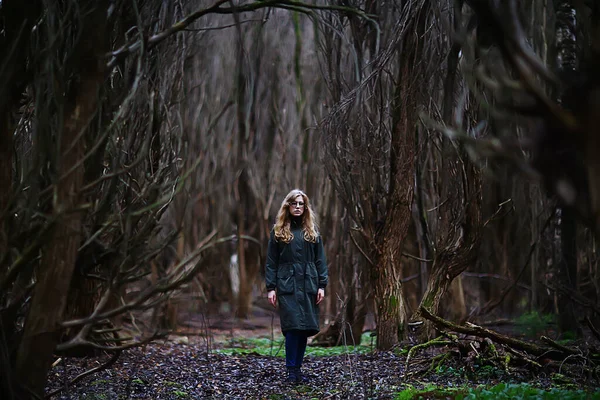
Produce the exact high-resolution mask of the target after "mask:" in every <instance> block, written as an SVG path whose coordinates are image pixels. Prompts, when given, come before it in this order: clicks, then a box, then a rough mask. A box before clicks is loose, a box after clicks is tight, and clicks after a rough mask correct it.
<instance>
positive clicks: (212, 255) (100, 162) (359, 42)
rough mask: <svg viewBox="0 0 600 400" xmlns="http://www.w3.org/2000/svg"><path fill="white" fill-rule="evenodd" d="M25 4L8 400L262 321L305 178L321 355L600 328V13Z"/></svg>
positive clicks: (10, 237) (16, 30) (5, 171)
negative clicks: (445, 321)
mask: <svg viewBox="0 0 600 400" xmlns="http://www.w3.org/2000/svg"><path fill="white" fill-rule="evenodd" d="M24 3H25V2H21V1H19V0H3V1H2V2H1V3H0V24H1V27H0V48H1V49H2V54H3V55H4V56H3V59H2V61H1V62H0V79H1V84H0V91H1V93H0V121H1V125H0V184H1V188H2V190H1V191H0V291H1V292H0V300H1V301H0V334H1V336H0V363H1V364H2V366H1V371H2V376H1V381H0V383H1V390H2V392H1V393H2V398H11V397H10V396H15V397H16V398H26V397H30V398H35V397H36V396H41V395H43V391H44V385H45V377H46V373H47V371H48V369H49V367H50V364H51V363H52V360H53V355H54V354H57V353H65V352H68V353H70V354H88V353H89V352H90V351H111V352H117V353H118V352H119V351H121V350H122V349H125V348H127V347H131V346H135V345H138V344H140V343H143V342H144V341H147V340H151V339H152V338H154V337H156V336H158V335H161V334H164V333H165V332H168V330H169V329H173V328H175V327H176V326H177V324H178V323H179V322H181V319H180V318H181V317H182V316H185V315H186V314H190V313H196V312H202V313H204V312H207V311H208V310H210V309H214V308H215V307H218V308H223V307H222V306H224V305H227V306H228V307H229V308H231V309H233V310H234V312H235V314H236V316H237V317H239V318H248V317H251V315H252V307H253V306H254V305H256V304H259V305H260V303H261V301H260V300H261V299H262V298H263V297H264V294H265V293H264V287H263V284H262V281H261V267H262V265H263V262H264V250H265V248H266V240H267V238H268V234H269V230H270V229H271V226H272V223H273V219H274V216H275V215H274V214H275V212H276V210H277V209H278V207H279V205H280V204H279V202H280V200H281V199H282V198H283V196H284V195H285V194H286V193H287V192H288V191H289V190H290V189H292V188H295V187H299V188H302V189H303V190H305V191H306V192H307V193H308V195H309V196H310V197H311V199H312V200H313V202H314V204H315V208H316V210H317V211H318V214H319V221H320V229H321V233H322V235H323V237H324V242H325V245H326V251H327V257H328V260H329V268H330V276H331V285H330V287H329V288H328V293H327V297H326V302H325V305H324V311H325V312H324V313H323V318H324V321H323V322H324V323H325V326H326V329H324V330H323V331H322V332H321V334H320V335H319V336H318V337H317V341H319V342H320V343H323V344H335V343H340V341H342V340H346V341H348V340H355V339H358V338H360V333H361V332H362V329H363V327H364V324H365V319H366V317H367V315H369V313H373V314H374V315H375V321H376V324H377V346H378V348H379V349H382V350H383V349H389V348H391V347H393V346H395V345H397V344H398V343H400V342H401V341H402V340H404V339H406V338H407V337H408V336H409V335H411V336H412V335H416V336H418V338H419V339H420V340H424V339H427V338H430V337H431V336H432V335H433V334H434V329H433V327H432V326H431V325H430V323H429V322H427V321H426V320H424V319H423V316H422V314H421V311H420V309H419V307H420V306H423V307H425V308H426V309H428V310H430V311H432V312H433V313H435V314H441V315H443V316H446V317H448V318H450V319H453V320H457V321H464V320H466V319H471V320H473V319H476V318H491V317H493V316H496V317H497V316H515V315H518V314H520V313H524V312H530V311H534V312H539V313H550V314H557V315H559V316H560V321H561V328H562V330H563V331H567V330H572V331H573V332H574V333H575V334H580V333H581V330H580V329H579V328H578V326H579V323H580V322H581V319H580V318H578V316H588V317H590V319H588V321H589V323H590V324H592V326H593V324H596V326H597V324H598V322H599V321H598V319H599V315H598V306H597V304H598V296H599V294H600V285H599V280H598V274H599V271H598V266H597V259H596V250H595V241H596V239H597V232H598V229H599V226H600V225H599V224H598V222H597V218H598V215H600V214H599V212H600V211H599V209H600V203H598V202H599V199H600V196H599V194H600V193H599V192H598V185H597V184H596V182H598V179H600V178H599V177H598V171H597V168H596V165H597V162H598V161H596V160H597V159H598V158H597V157H596V153H597V150H600V149H598V144H597V140H596V137H597V135H596V133H597V129H598V128H597V126H598V125H597V124H596V123H595V122H596V119H597V117H596V115H597V111H598V107H599V104H598V90H599V89H598V76H597V73H596V71H597V69H595V67H596V66H597V65H598V50H599V48H598V46H600V44H599V43H600V38H599V37H598V35H599V33H598V32H599V31H598V29H599V26H600V24H599V22H600V6H599V5H598V4H596V2H572V3H571V2H569V1H566V0H561V1H549V0H532V1H530V2H521V3H523V4H521V3H519V4H516V3H517V2H500V3H502V4H499V5H493V4H495V3H498V2H492V1H484V0H470V1H463V0H456V1H450V0H448V1H429V0H410V1H407V0H395V1H391V2H377V1H373V0H366V1H362V0H357V1H350V2H348V1H345V2H340V3H338V2H328V1H316V2H313V3H300V2H290V1H276V0H267V1H258V2H251V1H225V0H219V1H216V2H214V3H213V2H208V1H203V0H199V1H194V0H188V1H178V2H162V1H153V0H150V1H137V0H130V1H125V0H119V1H108V0H106V1H71V0H64V1H60V2H52V1H45V0H37V1H31V2H27V4H24ZM505 3H506V4H505ZM183 307H185V308H183Z"/></svg>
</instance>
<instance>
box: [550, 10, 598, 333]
mask: <svg viewBox="0 0 600 400" xmlns="http://www.w3.org/2000/svg"><path fill="white" fill-rule="evenodd" d="M555 4H556V26H555V32H556V50H557V55H558V59H557V61H558V68H559V69H560V70H562V71H563V72H565V73H573V72H575V71H576V70H577V68H578V62H577V60H578V54H577V32H576V25H577V13H576V10H575V7H574V6H573V4H571V1H569V0H559V1H557V2H556V3H555ZM565 106H567V107H568V106H570V105H568V104H567V105H565ZM589 136H596V135H594V134H593V133H592V132H588V137H589ZM593 140H596V139H593ZM589 148H591V149H592V151H593V152H594V155H593V156H592V158H591V159H590V158H588V160H587V161H588V163H587V166H588V171H592V170H593V167H594V166H595V165H596V164H597V161H596V160H597V153H596V150H597V149H598V147H597V146H589ZM564 151H566V152H570V153H572V155H571V157H573V158H575V157H576V155H575V150H574V149H571V148H568V149H565V150H564ZM597 176H598V175H596V174H594V173H592V174H591V175H590V194H591V200H592V212H593V213H595V214H596V215H598V209H597V208H595V206H596V204H597V202H596V199H595V195H596V191H595V190H594V189H595V182H596V177H597ZM560 216H561V218H560V234H561V235H560V243H561V249H560V250H561V256H560V260H559V261H558V274H557V279H558V282H557V283H558V286H564V287H566V288H567V290H568V291H572V292H575V291H576V289H577V288H576V284H577V240H576V237H577V221H576V215H575V211H574V210H572V209H570V208H569V207H564V208H562V209H561V212H560ZM558 319H559V329H560V331H561V332H567V331H571V332H573V333H575V334H576V335H578V336H581V334H582V331H581V327H580V326H579V322H578V321H577V317H576V315H575V310H574V308H573V303H572V302H571V296H570V294H569V293H566V292H565V291H562V290H560V291H559V292H558Z"/></svg>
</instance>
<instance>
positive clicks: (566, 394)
mask: <svg viewBox="0 0 600 400" xmlns="http://www.w3.org/2000/svg"><path fill="white" fill-rule="evenodd" d="M431 398H452V399H455V400H472V399H481V400H496V399H500V400H502V399H523V400H547V399H561V400H563V399H564V400H600V391H596V392H586V391H584V390H568V389H563V388H558V387H556V388H550V389H541V388H537V387H535V386H533V385H530V384H528V383H518V384H505V383H500V384H497V385H494V386H484V385H481V386H477V387H467V386H464V387H439V386H436V385H432V384H430V385H426V386H425V387H423V388H420V389H419V388H415V387H413V386H410V385H409V387H407V388H406V389H404V390H402V391H401V392H399V393H397V394H396V396H395V397H394V399H395V400H412V399H415V400H416V399H431Z"/></svg>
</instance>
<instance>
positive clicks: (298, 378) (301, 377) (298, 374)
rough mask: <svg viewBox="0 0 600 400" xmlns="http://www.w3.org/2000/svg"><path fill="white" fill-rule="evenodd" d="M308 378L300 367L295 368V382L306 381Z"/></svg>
mask: <svg viewBox="0 0 600 400" xmlns="http://www.w3.org/2000/svg"><path fill="white" fill-rule="evenodd" d="M307 382H308V378H307V377H306V376H304V374H302V370H301V369H300V367H298V368H296V383H307Z"/></svg>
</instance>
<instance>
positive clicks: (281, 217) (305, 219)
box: [273, 189, 319, 243]
mask: <svg viewBox="0 0 600 400" xmlns="http://www.w3.org/2000/svg"><path fill="white" fill-rule="evenodd" d="M298 196H302V201H304V213H302V232H303V233H304V239H305V240H306V241H308V242H313V243H314V242H316V241H317V237H319V228H318V227H317V220H316V216H315V213H314V212H313V209H312V207H311V206H310V201H309V199H308V196H307V195H306V194H305V193H304V192H303V191H302V190H300V189H294V190H292V191H291V192H289V193H288V194H287V196H285V199H283V201H282V202H281V207H279V212H278V213H277V219H276V220H275V226H274V227H273V230H274V231H275V239H276V240H282V241H284V242H285V243H289V242H291V241H292V239H293V238H294V234H293V233H292V231H291V229H290V223H291V221H292V219H291V215H290V210H289V206H290V202H291V201H293V200H294V199H295V198H296V197H298Z"/></svg>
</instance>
